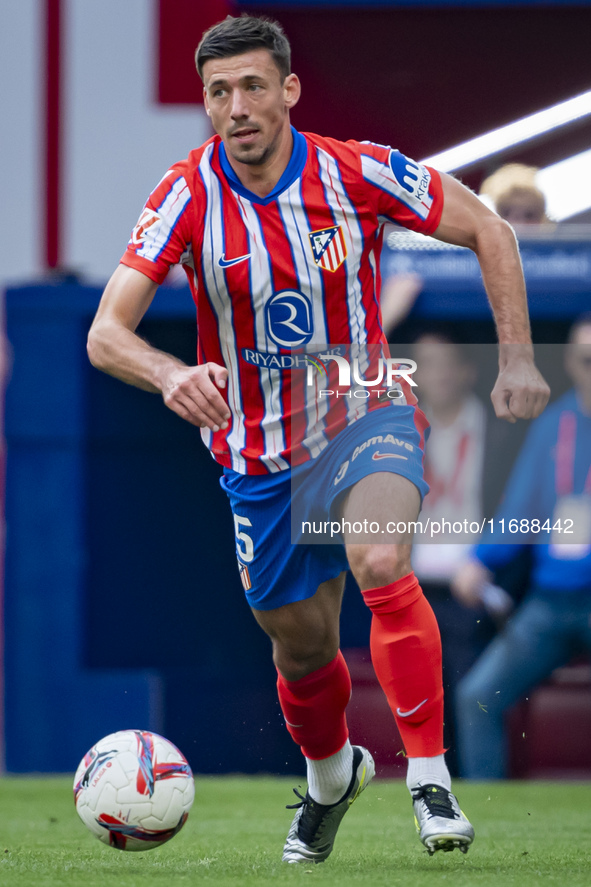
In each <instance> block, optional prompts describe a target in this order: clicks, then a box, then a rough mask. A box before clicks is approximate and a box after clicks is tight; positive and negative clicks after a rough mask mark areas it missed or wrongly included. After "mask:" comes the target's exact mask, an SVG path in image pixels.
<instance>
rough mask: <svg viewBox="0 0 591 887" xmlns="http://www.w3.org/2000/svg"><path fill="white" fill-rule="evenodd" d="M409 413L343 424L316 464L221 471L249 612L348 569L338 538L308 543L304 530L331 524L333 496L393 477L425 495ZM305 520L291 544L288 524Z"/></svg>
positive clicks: (399, 409) (300, 596) (419, 447)
mask: <svg viewBox="0 0 591 887" xmlns="http://www.w3.org/2000/svg"><path fill="white" fill-rule="evenodd" d="M414 414H415V408H414V407H411V406H401V405H392V408H391V409H390V408H389V407H385V408H383V409H380V410H374V411H373V412H371V413H368V414H366V415H365V416H363V417H362V418H361V419H358V420H357V421H356V422H353V423H352V424H351V425H349V426H347V428H345V429H344V430H343V431H342V432H341V433H340V434H338V435H337V437H335V438H334V439H333V440H332V441H331V442H330V443H329V445H328V446H327V447H325V449H324V450H323V451H322V453H321V454H320V455H319V456H318V457H317V458H316V459H314V460H313V461H310V462H306V463H304V464H303V465H299V466H297V467H295V468H293V469H291V470H286V471H280V472H278V473H277V474H265V475H260V474H254V475H253V474H251V475H244V474H238V472H236V471H233V470H232V469H231V468H225V469H224V473H223V476H222V477H221V478H220V484H221V486H222V489H224V490H225V492H226V493H227V495H228V498H229V499H230V505H231V508H232V513H233V515H234V530H235V534H236V555H237V558H238V569H239V571H240V577H241V579H242V584H243V586H244V590H245V593H246V598H247V600H248V603H249V604H250V606H251V607H252V608H253V609H255V610H274V609H276V608H277V607H282V606H284V605H285V604H290V603H293V602H295V601H301V600H305V599H306V598H309V597H312V595H313V594H315V592H316V590H317V588H318V586H319V585H320V584H321V583H322V582H326V581H327V580H329V579H333V578H334V577H335V576H338V575H339V574H340V573H342V572H343V571H345V570H348V568H349V565H348V562H347V558H346V555H345V546H344V544H343V540H342V537H340V536H337V537H336V538H334V539H333V542H332V544H330V543H324V542H320V543H316V542H315V541H314V535H313V534H312V535H310V534H309V533H308V531H307V527H308V526H314V527H318V525H319V523H323V522H325V521H331V518H334V517H335V514H336V510H337V508H336V506H337V504H338V500H339V498H340V497H342V495H343V493H344V492H345V491H346V490H348V489H349V488H350V487H352V486H353V485H354V484H356V483H357V482H358V481H360V480H361V479H362V478H364V477H367V475H369V474H373V473H375V472H379V471H388V472H392V473H394V474H399V475H402V476H403V477H406V478H408V480H410V481H411V482H412V483H413V484H414V485H415V486H416V487H417V489H418V490H419V493H420V494H421V499H423V498H424V497H425V495H426V494H427V492H428V490H429V487H428V486H427V484H426V482H425V480H424V478H423V444H424V441H423V439H422V435H421V433H420V431H419V429H418V428H417V426H416V425H415V422H414ZM305 521H309V522H310V523H309V524H306V535H304V536H302V535H301V533H300V534H299V538H300V541H299V542H297V543H295V542H294V539H295V538H297V537H298V533H297V530H294V527H302V525H303V523H304V522H305ZM316 538H318V537H316ZM322 538H325V537H322Z"/></svg>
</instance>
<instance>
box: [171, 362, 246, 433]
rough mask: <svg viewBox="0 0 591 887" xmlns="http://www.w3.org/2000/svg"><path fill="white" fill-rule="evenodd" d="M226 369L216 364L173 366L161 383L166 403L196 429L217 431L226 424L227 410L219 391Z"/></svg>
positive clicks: (228, 411)
mask: <svg viewBox="0 0 591 887" xmlns="http://www.w3.org/2000/svg"><path fill="white" fill-rule="evenodd" d="M227 379H228V370H227V369H226V368H225V367H222V366H220V365H219V364H217V363H211V362H210V363H203V364H200V365H199V366H193V367H189V366H182V365H178V366H175V367H173V368H172V369H171V370H170V372H169V373H167V376H166V378H165V380H164V383H163V385H162V397H163V399H164V403H165V404H166V406H167V407H168V408H169V409H171V410H173V412H175V413H177V415H179V416H180V417H181V418H182V419H186V420H187V422H190V423H191V425H196V426H197V427H198V428H210V429H211V431H219V430H220V428H227V427H228V419H229V418H230V410H229V409H228V404H227V403H226V401H225V400H224V398H223V397H222V395H221V394H220V389H224V388H225V387H226V382H227Z"/></svg>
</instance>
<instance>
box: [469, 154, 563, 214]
mask: <svg viewBox="0 0 591 887" xmlns="http://www.w3.org/2000/svg"><path fill="white" fill-rule="evenodd" d="M537 172H538V170H537V168H536V167H535V166H525V165H524V164H523V163H506V164H505V165H504V166H501V167H500V168H499V169H497V171H496V172H494V173H493V174H492V175H491V176H489V177H488V178H487V179H485V180H484V182H483V183H482V185H481V187H480V196H481V197H484V198H488V199H487V200H485V202H486V203H488V204H489V205H490V206H492V208H493V209H494V210H495V211H496V212H497V213H498V214H499V215H500V216H501V218H503V219H505V220H506V221H507V222H509V224H510V225H513V226H514V227H516V228H519V227H521V226H522V225H544V224H548V217H547V216H546V198H545V197H544V195H543V193H542V191H541V190H540V189H539V188H538V186H537V184H536V174H537Z"/></svg>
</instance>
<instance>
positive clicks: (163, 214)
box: [137, 173, 191, 262]
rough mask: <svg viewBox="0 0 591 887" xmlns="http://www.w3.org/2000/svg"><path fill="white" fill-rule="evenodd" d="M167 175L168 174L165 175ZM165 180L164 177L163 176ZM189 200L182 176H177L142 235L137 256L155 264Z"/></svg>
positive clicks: (188, 193) (189, 196) (186, 186)
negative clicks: (142, 240) (154, 218)
mask: <svg viewBox="0 0 591 887" xmlns="http://www.w3.org/2000/svg"><path fill="white" fill-rule="evenodd" d="M167 175H168V173H167ZM164 178H166V176H164ZM190 200H191V192H190V191H189V187H188V185H187V183H186V181H185V179H184V177H183V176H179V177H178V178H177V180H176V181H175V182H174V184H173V186H172V188H171V189H170V191H169V192H168V194H167V195H166V197H165V199H164V201H163V203H162V204H161V205H160V206H159V207H158V209H157V219H156V220H155V221H154V222H153V224H151V225H150V226H149V227H148V228H146V229H145V231H144V233H143V238H144V243H143V246H141V247H140V248H139V249H138V250H137V255H138V256H142V257H143V258H144V259H149V260H150V261H152V262H155V261H156V259H157V258H158V256H159V255H160V253H161V252H162V250H163V249H164V247H165V246H166V244H167V243H168V240H169V238H170V235H171V233H172V230H173V228H174V226H175V225H176V223H177V222H178V220H179V218H180V217H181V215H182V213H183V211H184V209H185V207H186V205H187V204H188V203H189V201H190Z"/></svg>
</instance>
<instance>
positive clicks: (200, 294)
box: [121, 130, 443, 474]
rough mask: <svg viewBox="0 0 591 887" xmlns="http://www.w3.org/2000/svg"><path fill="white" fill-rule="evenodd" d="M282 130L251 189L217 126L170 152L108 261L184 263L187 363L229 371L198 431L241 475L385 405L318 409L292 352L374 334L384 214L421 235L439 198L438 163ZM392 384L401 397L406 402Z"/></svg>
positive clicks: (318, 444) (352, 402) (308, 447)
mask: <svg viewBox="0 0 591 887" xmlns="http://www.w3.org/2000/svg"><path fill="white" fill-rule="evenodd" d="M293 136H294V148H293V152H292V156H291V160H290V162H289V164H288V166H287V168H286V170H285V172H284V173H283V175H282V177H281V179H280V180H279V182H278V183H277V185H276V186H275V188H274V189H273V191H272V192H271V193H270V194H269V195H267V196H266V197H264V198H261V197H258V196H257V195H255V194H253V193H252V192H250V191H248V190H247V189H246V188H245V187H244V186H243V185H242V183H241V182H240V180H239V179H238V178H237V176H236V174H235V173H234V171H233V170H232V167H231V166H230V164H229V162H228V160H227V157H226V154H225V150H224V146H223V143H222V142H221V139H220V138H219V137H218V136H215V137H214V138H212V139H210V140H209V141H208V142H206V143H205V144H204V145H202V146H201V147H200V148H198V149H196V150H195V151H192V152H191V153H190V154H189V157H188V158H187V159H186V160H183V161H181V162H180V163H175V164H174V166H173V167H171V169H169V170H168V172H167V173H166V175H165V176H164V178H163V179H162V180H161V181H160V183H159V184H158V185H157V186H156V188H155V190H154V191H153V193H152V194H151V195H150V198H149V199H148V202H147V203H146V206H145V208H144V210H143V212H142V214H141V216H140V218H139V221H138V223H137V225H136V227H135V228H134V230H133V233H132V236H131V240H130V241H129V244H128V247H127V250H126V252H125V254H124V256H123V258H122V260H121V261H122V262H123V263H124V264H126V265H129V266H131V267H132V268H135V269H137V270H138V271H141V272H142V273H143V274H145V275H147V276H148V277H149V278H150V279H151V280H153V281H155V282H157V283H162V281H163V280H164V279H165V277H166V275H167V273H168V270H169V268H170V266H171V265H174V264H177V263H181V264H183V266H184V267H185V270H186V272H187V276H188V279H189V284H190V287H191V291H192V294H193V298H194V300H195V303H196V306H197V324H198V354H197V360H198V363H204V362H206V361H212V362H214V363H217V364H221V365H223V366H225V367H226V368H227V370H228V385H227V388H226V390H225V396H226V397H227V402H228V406H229V408H230V411H231V419H230V420H229V422H230V424H229V427H228V428H227V429H226V430H224V431H218V432H216V433H213V432H211V431H209V430H208V429H203V430H202V436H203V439H204V441H205V443H206V444H207V446H208V447H209V448H210V450H211V452H212V454H213V456H214V458H215V459H217V461H218V462H220V463H221V464H222V465H225V466H229V467H231V468H233V469H234V470H235V471H237V472H239V473H241V474H262V473H266V472H276V471H281V470H284V469H287V468H289V467H290V466H291V465H297V464H300V463H302V462H304V461H306V460H308V459H310V458H315V457H316V456H317V455H318V454H319V453H320V452H321V451H322V450H323V449H324V447H325V446H326V445H327V443H328V442H329V441H330V440H331V439H332V438H333V437H334V436H335V435H336V434H338V433H339V431H341V430H342V429H343V428H344V427H345V426H346V425H348V424H350V423H351V422H353V421H355V420H356V419H358V418H359V417H360V416H361V415H364V414H365V413H366V412H367V411H368V410H370V409H377V408H380V407H382V406H384V403H383V402H382V401H381V400H378V399H377V398H372V399H370V400H367V401H360V400H358V399H355V398H351V397H342V398H339V399H338V400H337V402H336V403H335V402H334V400H333V401H332V402H331V403H330V409H329V405H328V404H329V401H328V399H327V398H324V399H323V398H321V397H319V396H318V387H319V385H320V384H322V385H323V386H324V388H325V389H328V388H329V385H328V384H327V382H326V381H322V380H319V381H318V384H315V385H312V387H310V375H309V373H307V372H306V371H305V367H306V366H307V364H306V360H305V358H302V357H301V355H303V354H304V353H308V354H310V353H322V351H324V350H326V349H327V347H334V346H337V345H338V346H348V345H353V346H364V345H366V344H367V345H372V344H373V345H380V344H385V338H384V335H383V332H382V327H381V317H380V310H379V301H378V298H379V291H380V273H379V255H380V251H381V245H382V233H383V224H384V223H385V222H386V221H392V222H397V223H399V224H401V225H404V226H405V227H407V228H411V229H413V230H415V231H421V232H423V233H425V234H430V233H432V232H433V231H434V230H435V229H436V228H437V225H438V224H439V220H440V218H441V211H442V207H443V196H442V187H441V181H440V178H439V175H438V174H437V172H436V171H435V170H432V169H429V168H427V167H424V166H421V165H420V164H417V163H415V162H414V161H412V160H410V159H409V158H407V157H405V156H404V155H403V154H401V153H400V152H398V151H396V150H393V149H391V148H389V147H385V146H382V145H375V144H372V143H367V142H354V141H349V142H338V141H335V140H334V139H327V138H322V137H320V136H317V135H312V134H310V133H298V132H297V131H296V130H293ZM330 368H331V370H332V369H334V371H335V372H336V366H335V365H334V364H333V363H332V362H331V364H330ZM367 378H370V377H369V376H368V377H367ZM371 378H373V377H371ZM402 387H403V389H404V392H403V393H404V399H403V400H402V403H405V402H406V403H409V404H414V403H416V399H415V398H414V396H413V394H412V392H411V390H410V388H409V387H408V385H406V382H404V381H403V382H402ZM387 403H388V404H389V403H390V402H387Z"/></svg>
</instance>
